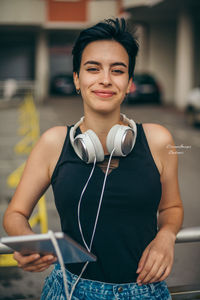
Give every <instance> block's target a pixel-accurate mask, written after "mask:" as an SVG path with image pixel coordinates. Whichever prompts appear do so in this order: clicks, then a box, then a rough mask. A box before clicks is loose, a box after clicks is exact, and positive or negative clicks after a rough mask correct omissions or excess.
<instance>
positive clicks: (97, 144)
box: [86, 129, 104, 162]
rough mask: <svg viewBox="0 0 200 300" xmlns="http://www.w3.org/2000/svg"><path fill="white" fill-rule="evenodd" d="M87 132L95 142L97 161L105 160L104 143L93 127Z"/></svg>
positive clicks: (93, 142)
mask: <svg viewBox="0 0 200 300" xmlns="http://www.w3.org/2000/svg"><path fill="white" fill-rule="evenodd" d="M86 133H87V134H88V136H89V137H90V140H91V142H92V144H93V147H94V151H95V155H96V160H97V162H99V161H103V160H104V150H103V147H102V144H101V142H100V140H99V138H98V136H97V135H96V133H95V132H94V131H93V130H91V129H89V130H87V131H86ZM89 156H90V155H89ZM93 161H94V160H92V161H91V162H93Z"/></svg>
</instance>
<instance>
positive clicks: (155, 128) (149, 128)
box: [142, 123, 174, 174]
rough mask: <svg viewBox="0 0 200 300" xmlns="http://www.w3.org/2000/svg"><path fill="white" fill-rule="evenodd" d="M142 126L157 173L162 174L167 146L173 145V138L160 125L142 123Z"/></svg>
mask: <svg viewBox="0 0 200 300" xmlns="http://www.w3.org/2000/svg"><path fill="white" fill-rule="evenodd" d="M142 126H143V128H144V132H145V135H146V138H147V142H148V145H149V148H150V151H151V154H152V156H153V158H154V161H155V164H156V165H157V168H158V170H159V173H160V174H162V173H163V170H164V165H165V163H166V156H167V153H168V147H169V145H174V141H173V137H172V135H171V133H170V131H169V130H168V129H167V128H166V127H164V126H162V125H160V124H155V123H143V124H142Z"/></svg>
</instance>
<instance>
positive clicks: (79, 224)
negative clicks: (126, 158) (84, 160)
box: [78, 157, 96, 252]
mask: <svg viewBox="0 0 200 300" xmlns="http://www.w3.org/2000/svg"><path fill="white" fill-rule="evenodd" d="M95 165H96V157H95V160H94V164H93V168H92V171H91V172H90V175H89V177H88V180H87V182H86V184H85V186H84V188H83V190H82V192H81V196H80V199H79V202H78V226H79V230H80V233H81V237H82V240H83V243H84V245H85V247H86V249H87V250H88V251H89V252H90V249H89V247H88V245H87V243H86V241H85V238H84V235H83V231H82V226H81V222H80V206H81V201H82V197H83V194H84V192H85V190H86V188H87V186H88V183H89V181H90V179H91V177H92V174H93V172H94V168H95Z"/></svg>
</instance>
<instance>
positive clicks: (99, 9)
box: [88, 0, 118, 23]
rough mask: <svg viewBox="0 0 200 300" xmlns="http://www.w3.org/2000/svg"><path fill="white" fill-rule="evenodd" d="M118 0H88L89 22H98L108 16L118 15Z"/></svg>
mask: <svg viewBox="0 0 200 300" xmlns="http://www.w3.org/2000/svg"><path fill="white" fill-rule="evenodd" d="M117 14H118V9H117V1H115V0H101V1H89V2H88V22H89V23H97V22H99V21H102V20H104V19H107V18H112V17H117Z"/></svg>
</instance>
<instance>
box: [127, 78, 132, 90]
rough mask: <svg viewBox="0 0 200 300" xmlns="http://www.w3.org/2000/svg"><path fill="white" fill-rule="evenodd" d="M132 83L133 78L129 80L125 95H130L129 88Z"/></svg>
mask: <svg viewBox="0 0 200 300" xmlns="http://www.w3.org/2000/svg"><path fill="white" fill-rule="evenodd" d="M132 82H133V77H131V78H130V79H129V82H128V87H127V90H126V93H127V94H129V93H130V88H131V85H132Z"/></svg>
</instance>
